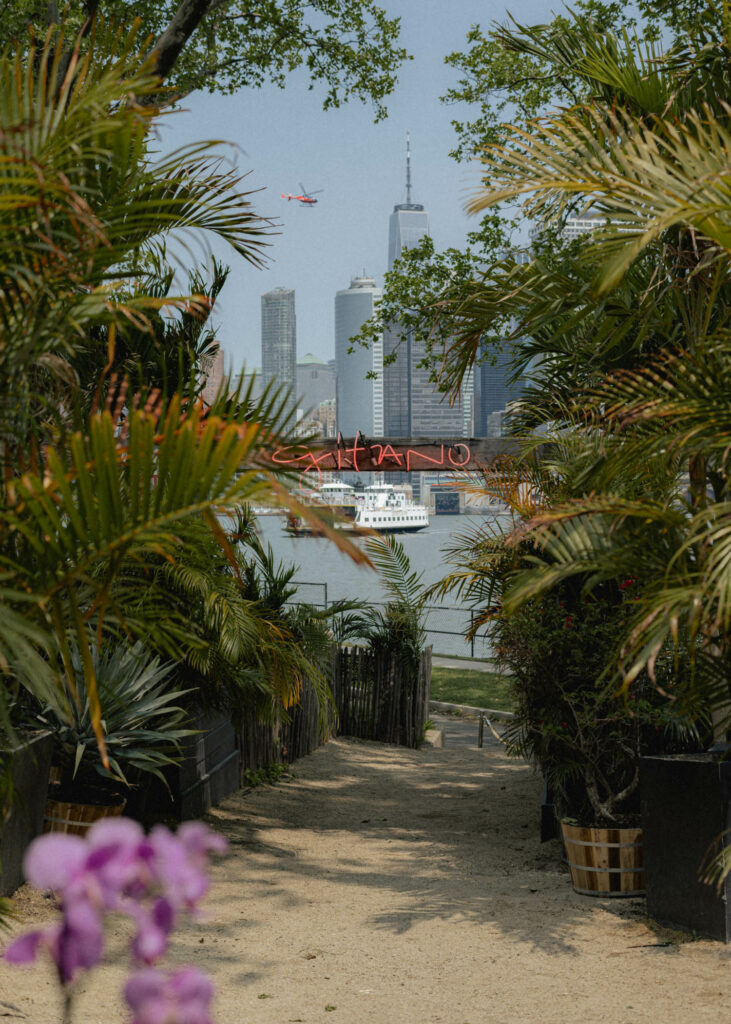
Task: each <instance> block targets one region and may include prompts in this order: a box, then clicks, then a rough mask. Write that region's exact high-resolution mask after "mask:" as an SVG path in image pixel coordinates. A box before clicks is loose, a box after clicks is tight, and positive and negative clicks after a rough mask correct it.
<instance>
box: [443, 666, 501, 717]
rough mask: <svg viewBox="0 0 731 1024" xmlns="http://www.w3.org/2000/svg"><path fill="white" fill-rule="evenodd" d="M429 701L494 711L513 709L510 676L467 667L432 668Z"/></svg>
mask: <svg viewBox="0 0 731 1024" xmlns="http://www.w3.org/2000/svg"><path fill="white" fill-rule="evenodd" d="M431 699H432V700H443V701H445V702H447V703H449V704H469V705H471V706H472V707H475V708H492V709H493V710H495V711H512V710H513V701H512V697H511V693H510V677H509V676H506V675H503V674H499V673H497V672H480V671H477V670H475V669H469V668H440V667H439V666H438V665H432V670H431Z"/></svg>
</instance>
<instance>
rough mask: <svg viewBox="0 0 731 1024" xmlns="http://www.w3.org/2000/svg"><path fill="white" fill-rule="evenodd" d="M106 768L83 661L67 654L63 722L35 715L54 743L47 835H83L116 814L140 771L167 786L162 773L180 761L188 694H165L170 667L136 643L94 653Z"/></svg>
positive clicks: (48, 710)
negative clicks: (69, 669) (69, 679)
mask: <svg viewBox="0 0 731 1024" xmlns="http://www.w3.org/2000/svg"><path fill="white" fill-rule="evenodd" d="M91 657H92V661H93V667H94V674H95V676H96V682H97V689H98V693H99V699H100V702H101V706H102V708H103V709H104V711H103V719H102V726H103V730H104V739H105V744H106V750H107V754H108V757H109V768H108V769H107V768H105V767H104V765H103V764H102V760H101V756H100V753H99V749H98V745H97V740H96V736H95V734H94V729H93V726H92V717H91V713H90V702H89V697H88V694H87V692H86V687H85V684H84V673H83V671H82V666H81V656H80V654H79V651H78V650H77V649H74V650H72V659H71V660H72V666H73V669H74V686H75V689H76V694H75V695H73V694H72V693H71V692H70V690H69V692H68V693H67V698H68V718H62V717H60V715H59V714H58V713H57V712H56V711H55V710H54V708H53V707H51V706H47V707H45V708H43V709H42V710H41V711H40V712H38V714H37V715H36V720H37V722H38V723H39V724H40V725H42V726H44V727H45V728H47V729H48V730H50V731H51V732H52V733H53V735H54V737H55V741H56V750H55V755H54V762H53V768H52V775H53V781H52V783H51V786H50V787H49V799H48V801H47V804H46V831H60V832H70V833H74V834H77V835H84V834H85V833H86V830H87V828H88V827H89V825H90V824H91V823H92V822H93V821H96V820H98V819H99V818H101V817H106V816H109V815H117V814H121V813H122V810H123V809H124V806H125V803H126V796H127V793H128V792H129V789H130V787H131V785H132V784H133V781H134V780H135V779H137V778H138V776H139V775H140V773H142V774H143V775H144V774H145V773H147V774H152V775H155V776H157V777H158V778H159V779H161V780H162V781H163V783H164V782H165V778H164V775H163V772H162V769H163V768H164V767H165V766H167V765H172V764H175V763H176V762H177V758H178V755H179V754H180V744H181V740H182V739H183V738H184V737H185V736H188V735H190V734H191V732H192V731H193V730H191V729H188V728H185V722H186V719H187V713H186V711H185V710H184V709H183V708H182V707H180V706H179V704H178V703H177V702H178V701H179V700H180V698H181V697H183V696H184V695H185V694H186V693H187V692H188V691H187V690H172V691H171V690H170V689H169V688H168V682H169V676H170V674H171V672H172V671H173V668H174V666H172V665H162V664H161V663H160V661H159V659H157V658H151V657H150V655H149V653H148V652H147V651H146V650H145V648H144V646H143V645H142V644H141V643H136V644H134V645H133V646H126V645H122V644H119V645H117V646H114V647H108V648H105V649H102V650H100V649H99V648H98V647H96V646H93V647H92V649H91Z"/></svg>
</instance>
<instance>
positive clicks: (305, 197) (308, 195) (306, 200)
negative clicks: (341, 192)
mask: <svg viewBox="0 0 731 1024" xmlns="http://www.w3.org/2000/svg"><path fill="white" fill-rule="evenodd" d="M300 188H301V189H302V193H301V194H300V195H298V196H293V195H292V193H291V192H290V193H289V195H285V194H284V192H282V199H286V200H287V201H288V202H289V201H290V200H291V199H296V200H297V202H298V203H301V204H302V206H314V205H315V203H316V202H317V200H316V199H313V198H312V197H313V196H316V195H318V194H319V193H320V192H322V191H324V190H323V189H321V188H318V189H316V190H315V191H314V192H308V191H307V189H306V188H305V186H304V185H303V184H302V182H300Z"/></svg>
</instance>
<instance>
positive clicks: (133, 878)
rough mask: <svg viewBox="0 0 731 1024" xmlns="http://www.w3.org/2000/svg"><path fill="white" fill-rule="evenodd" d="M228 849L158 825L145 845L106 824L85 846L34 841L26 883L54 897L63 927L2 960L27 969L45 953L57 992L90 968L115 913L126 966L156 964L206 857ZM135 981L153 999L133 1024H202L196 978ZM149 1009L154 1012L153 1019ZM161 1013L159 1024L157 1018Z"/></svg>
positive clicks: (186, 828) (196, 897)
mask: <svg viewBox="0 0 731 1024" xmlns="http://www.w3.org/2000/svg"><path fill="white" fill-rule="evenodd" d="M227 847H228V844H227V842H226V840H225V839H223V838H222V837H221V836H217V835H216V834H215V833H214V832H211V830H210V829H209V828H207V826H205V825H203V824H202V823H200V822H187V823H186V824H185V825H181V827H180V830H179V833H178V835H177V836H176V835H173V833H172V832H170V830H169V829H167V828H165V827H164V826H162V825H159V826H156V827H155V828H154V829H153V830H152V832H151V833H150V835H149V837H146V836H145V834H144V832H143V830H142V828H141V827H140V826H139V825H138V824H137V823H136V822H133V821H130V820H128V819H126V818H108V819H104V820H102V821H99V822H97V823H96V824H94V825H93V826H92V827H91V828H90V829H89V833H88V835H87V837H86V838H85V839H82V838H80V837H78V836H66V835H56V834H53V833H51V834H49V835H44V836H40V837H39V838H38V839H36V840H34V842H33V843H31V845H30V847H29V848H28V852H27V854H26V858H25V865H24V866H25V871H26V877H27V879H28V881H29V882H31V884H33V885H35V886H37V887H38V888H42V889H53V890H54V891H55V892H56V893H57V894H58V896H59V899H60V904H61V911H62V920H61V923H60V924H58V925H53V926H52V927H49V928H46V929H44V930H41V931H35V932H31V933H29V934H28V935H24V936H21V937H20V938H18V939H16V940H15V941H14V942H12V943H11V944H10V946H9V947H8V949H7V950H6V953H5V958H6V960H8V962H9V963H14V964H30V963H33V962H35V960H36V957H37V956H38V952H39V950H40V949H42V948H45V949H47V950H48V952H49V953H50V956H51V958H52V960H53V962H54V963H55V965H56V970H57V972H58V976H59V978H60V980H61V982H62V984H64V985H66V984H68V983H69V982H71V981H73V980H74V978H76V976H77V975H78V973H79V972H80V971H82V970H85V969H88V968H90V967H93V966H95V965H96V964H97V963H99V961H100V960H101V957H102V954H103V951H104V927H103V922H104V914H105V912H106V911H108V910H118V911H123V912H124V913H126V914H127V915H129V916H130V917H131V918H132V919H133V921H134V922H135V924H136V925H137V931H136V934H135V936H134V938H133V940H132V946H131V951H132V955H133V956H134V958H135V959H136V960H137V962H138V963H144V964H148V965H149V964H153V963H155V961H157V960H159V959H160V957H161V956H163V954H164V953H165V950H166V948H167V943H168V937H169V935H170V933H171V931H172V929H173V926H174V924H175V919H176V917H177V914H178V912H179V911H182V910H187V911H194V910H195V909H196V908H197V905H198V903H199V902H200V900H201V899H202V898H203V896H204V895H205V894H206V892H207V891H208V885H209V883H208V875H207V872H206V869H207V865H208V856H209V854H210V853H212V852H220V853H223V852H224V851H225V850H226V849H227ZM136 977H138V978H141V979H142V980H141V981H140V982H139V984H140V985H141V986H142V987H143V988H144V986H145V985H147V986H148V988H149V986H150V985H152V984H153V981H154V979H155V978H156V977H157V978H158V982H155V984H156V985H157V988H156V989H155V991H156V992H157V995H150V998H149V1000H148V1001H147V1003H145V1008H143V1009H142V1010H140V1011H139V1013H138V1017H137V1018H136V1019H139V1021H143V1022H144V1024H147V1021H148V1020H149V1021H150V1022H152V1024H158V1022H159V1021H164V1022H165V1024H168V1020H169V1021H170V1022H171V1024H178V1022H180V1024H207V1022H208V1019H209V1018H208V1009H207V1007H208V1003H209V1002H210V998H211V986H210V983H209V982H208V980H207V979H205V978H204V977H203V976H202V975H199V974H198V973H197V972H192V973H190V972H186V971H179V972H178V973H177V974H175V975H172V976H171V977H170V978H166V977H165V976H164V975H159V976H158V975H157V974H156V972H154V971H153V972H152V973H149V972H148V973H147V974H145V972H144V971H143V972H141V973H140V975H138V976H136ZM160 978H162V979H163V981H164V985H163V982H160V981H159V979H160ZM145 979H147V980H145ZM161 985H162V987H160V986H161ZM134 991H135V989H134V986H133V992H134ZM196 993H197V995H196ZM204 997H205V998H204ZM161 1000H162V1001H161ZM181 1000H182V1002H181ZM179 1002H180V1005H178V1004H179ZM130 1005H132V1003H130ZM156 1007H162V1009H161V1010H159V1013H158V1009H156ZM191 1007H192V1008H193V1009H190V1008H191ZM163 1011H164V1013H165V1015H166V1016H160V1014H161V1013H162V1012H163ZM135 1012H137V1011H135ZM150 1014H152V1015H151V1016H150ZM156 1014H157V1015H156Z"/></svg>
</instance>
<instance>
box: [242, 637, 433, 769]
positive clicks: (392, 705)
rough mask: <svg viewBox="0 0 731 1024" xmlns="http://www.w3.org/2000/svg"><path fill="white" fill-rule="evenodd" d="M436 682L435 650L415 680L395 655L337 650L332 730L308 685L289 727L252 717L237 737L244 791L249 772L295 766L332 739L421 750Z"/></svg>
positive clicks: (356, 649)
mask: <svg viewBox="0 0 731 1024" xmlns="http://www.w3.org/2000/svg"><path fill="white" fill-rule="evenodd" d="M430 682H431V647H429V648H427V649H426V650H425V651H424V652H423V653H422V656H421V660H420V663H419V670H418V673H417V674H416V676H415V677H412V678H409V674H408V673H406V672H405V671H404V666H403V665H402V664H401V663H400V661H399V658H398V657H397V656H396V655H394V654H393V653H391V652H388V651H386V652H379V653H374V652H372V651H369V650H367V649H365V648H362V647H336V648H334V649H333V654H332V676H331V689H332V694H333V698H334V703H335V715H334V716H331V722H330V725H329V726H325V727H323V723H322V719H321V715H320V706H319V702H318V698H317V694H316V693H315V690H314V688H313V687H312V685H311V684H308V683H305V685H304V687H303V691H302V695H301V701H300V703H299V705H298V706H297V707H296V708H294V709H293V710H292V711H291V712H290V713H289V720H288V721H278V722H275V723H274V724H271V723H266V722H262V721H260V720H259V719H258V718H257V716H256V714H255V713H254V712H252V713H251V714H250V715H249V716H248V717H247V719H246V720H245V721H244V723H243V725H242V727H241V729H240V730H239V732H238V737H237V741H238V747H239V753H240V757H241V761H240V771H241V780H242V785H243V784H244V782H245V775H246V772H247V771H256V770H257V769H259V768H264V767H266V766H267V765H271V764H291V763H292V762H293V761H296V760H297V759H298V758H300V757H304V756H305V755H306V754H311V753H312V751H313V750H316V749H317V747H319V746H320V745H321V744H322V743H324V742H326V741H327V739H329V737H330V736H337V735H339V736H355V737H358V738H360V739H368V740H378V741H380V742H382V743H396V744H399V745H401V746H405V747H417V746H418V745H419V743H420V742H421V741H422V739H423V736H424V727H425V725H426V721H427V717H428V712H429V686H430Z"/></svg>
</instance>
